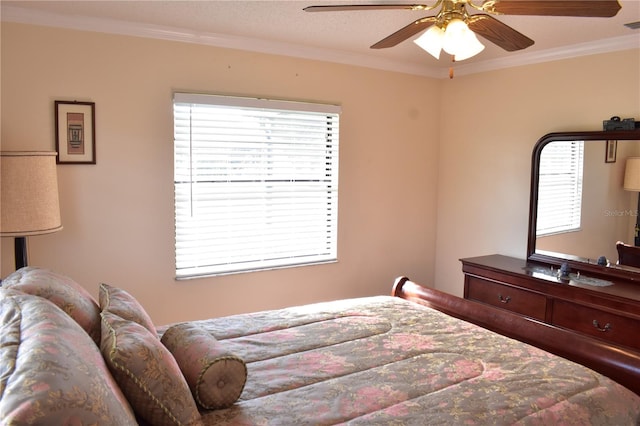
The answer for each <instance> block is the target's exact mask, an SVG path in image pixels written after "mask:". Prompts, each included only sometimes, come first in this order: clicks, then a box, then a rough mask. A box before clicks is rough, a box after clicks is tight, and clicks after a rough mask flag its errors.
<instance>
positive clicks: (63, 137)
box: [55, 101, 96, 164]
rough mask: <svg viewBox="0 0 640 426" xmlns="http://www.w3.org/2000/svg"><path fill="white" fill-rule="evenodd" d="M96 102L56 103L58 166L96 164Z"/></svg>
mask: <svg viewBox="0 0 640 426" xmlns="http://www.w3.org/2000/svg"><path fill="white" fill-rule="evenodd" d="M95 106H96V104H95V102H77V101H71V102H68V101H55V124H56V151H57V152H58V157H57V158H56V162H57V163H58V164H96V127H95V121H96V108H95Z"/></svg>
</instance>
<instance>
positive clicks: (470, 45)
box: [454, 30, 484, 61]
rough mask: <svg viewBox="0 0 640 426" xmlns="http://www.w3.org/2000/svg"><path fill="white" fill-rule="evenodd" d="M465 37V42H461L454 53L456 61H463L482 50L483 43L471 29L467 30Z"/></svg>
mask: <svg viewBox="0 0 640 426" xmlns="http://www.w3.org/2000/svg"><path fill="white" fill-rule="evenodd" d="M465 37H466V38H465V42H464V43H463V44H461V46H460V47H459V48H458V50H457V51H456V53H455V54H454V57H455V60H456V61H464V60H465V59H469V58H471V57H472V56H476V55H477V54H478V53H480V52H482V51H483V50H484V44H482V43H480V41H479V40H478V37H476V35H475V33H474V32H473V31H471V30H469V31H467V32H466V35H465Z"/></svg>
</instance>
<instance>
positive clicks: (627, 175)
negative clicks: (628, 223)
mask: <svg viewBox="0 0 640 426" xmlns="http://www.w3.org/2000/svg"><path fill="white" fill-rule="evenodd" d="M623 187H624V189H625V191H633V192H637V193H638V210H636V229H635V234H634V235H635V238H634V244H635V245H636V246H640V235H639V234H640V217H639V216H638V213H640V157H630V158H627V162H626V164H625V168H624V185H623Z"/></svg>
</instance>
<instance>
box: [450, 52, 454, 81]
mask: <svg viewBox="0 0 640 426" xmlns="http://www.w3.org/2000/svg"><path fill="white" fill-rule="evenodd" d="M455 63H456V57H455V56H454V55H451V66H450V67H449V79H450V80H453V64H455Z"/></svg>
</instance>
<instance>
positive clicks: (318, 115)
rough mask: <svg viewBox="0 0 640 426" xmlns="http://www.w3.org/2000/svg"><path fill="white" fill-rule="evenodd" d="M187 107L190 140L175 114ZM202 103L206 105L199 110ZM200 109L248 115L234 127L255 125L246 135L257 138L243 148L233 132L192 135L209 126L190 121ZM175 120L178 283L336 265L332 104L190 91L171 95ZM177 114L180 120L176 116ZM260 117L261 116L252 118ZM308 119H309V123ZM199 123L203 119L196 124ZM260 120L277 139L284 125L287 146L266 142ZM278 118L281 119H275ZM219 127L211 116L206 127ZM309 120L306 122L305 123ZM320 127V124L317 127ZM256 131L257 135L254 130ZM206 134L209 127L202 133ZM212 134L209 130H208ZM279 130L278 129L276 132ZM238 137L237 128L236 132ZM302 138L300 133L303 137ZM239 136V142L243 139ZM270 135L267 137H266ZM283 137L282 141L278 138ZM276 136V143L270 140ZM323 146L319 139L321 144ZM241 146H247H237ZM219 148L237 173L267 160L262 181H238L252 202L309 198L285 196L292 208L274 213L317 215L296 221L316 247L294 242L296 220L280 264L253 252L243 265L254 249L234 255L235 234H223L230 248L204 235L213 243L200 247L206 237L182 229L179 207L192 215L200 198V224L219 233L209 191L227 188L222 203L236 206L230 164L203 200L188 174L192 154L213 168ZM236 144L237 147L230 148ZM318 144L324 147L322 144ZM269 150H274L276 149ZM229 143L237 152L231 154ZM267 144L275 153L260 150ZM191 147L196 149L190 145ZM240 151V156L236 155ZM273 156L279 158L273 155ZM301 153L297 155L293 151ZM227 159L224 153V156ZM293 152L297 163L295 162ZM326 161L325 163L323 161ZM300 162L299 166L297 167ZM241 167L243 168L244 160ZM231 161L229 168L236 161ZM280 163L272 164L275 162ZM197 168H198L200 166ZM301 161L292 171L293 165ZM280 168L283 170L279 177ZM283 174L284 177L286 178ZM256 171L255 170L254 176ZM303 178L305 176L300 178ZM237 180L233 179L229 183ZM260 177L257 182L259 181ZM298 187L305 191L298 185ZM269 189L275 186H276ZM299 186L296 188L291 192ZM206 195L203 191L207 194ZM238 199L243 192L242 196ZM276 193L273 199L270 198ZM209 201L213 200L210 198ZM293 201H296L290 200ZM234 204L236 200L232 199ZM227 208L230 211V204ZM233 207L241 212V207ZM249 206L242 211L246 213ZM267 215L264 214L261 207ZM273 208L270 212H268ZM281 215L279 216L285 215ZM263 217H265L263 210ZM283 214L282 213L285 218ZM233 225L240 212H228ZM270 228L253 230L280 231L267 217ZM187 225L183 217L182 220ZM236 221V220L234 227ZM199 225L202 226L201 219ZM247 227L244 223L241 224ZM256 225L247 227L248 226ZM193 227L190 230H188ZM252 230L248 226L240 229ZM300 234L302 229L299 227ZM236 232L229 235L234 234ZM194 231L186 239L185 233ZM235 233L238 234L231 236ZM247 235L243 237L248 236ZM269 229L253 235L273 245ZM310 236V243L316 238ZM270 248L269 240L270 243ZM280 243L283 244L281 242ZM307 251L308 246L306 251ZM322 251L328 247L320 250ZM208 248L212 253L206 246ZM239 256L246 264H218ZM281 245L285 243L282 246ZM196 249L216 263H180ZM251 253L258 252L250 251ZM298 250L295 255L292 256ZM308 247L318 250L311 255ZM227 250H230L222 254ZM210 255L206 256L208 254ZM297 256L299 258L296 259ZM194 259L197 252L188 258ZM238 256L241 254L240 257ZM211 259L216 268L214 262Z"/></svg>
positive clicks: (336, 111)
mask: <svg viewBox="0 0 640 426" xmlns="http://www.w3.org/2000/svg"><path fill="white" fill-rule="evenodd" d="M186 105H190V108H191V112H190V114H191V115H190V116H189V123H188V129H189V135H187V136H185V135H184V134H182V133H181V132H183V131H184V130H185V129H186V128H187V127H185V126H186V125H185V123H184V122H183V121H182V120H184V117H182V116H181V115H180V114H183V112H182V111H183V109H184V108H186ZM203 106H206V107H203ZM196 107H197V108H199V110H198V111H204V110H207V112H206V114H205V116H206V117H209V115H207V114H209V112H210V113H211V117H214V116H215V114H224V113H225V112H229V113H230V112H231V111H233V112H234V113H237V114H242V112H240V110H242V111H245V112H247V117H243V118H242V120H238V121H237V122H236V124H237V125H238V126H252V125H253V126H254V127H253V128H252V132H253V133H255V135H251V136H250V137H251V138H256V140H251V141H249V142H250V143H244V144H243V146H242V148H240V145H241V143H240V142H237V141H236V142H233V141H231V139H233V138H232V136H236V135H235V134H232V133H228V134H227V135H230V136H216V135H211V134H207V135H204V134H203V133H198V132H202V131H204V129H205V128H204V127H201V128H200V130H196V131H195V133H194V126H200V125H202V126H204V125H205V124H208V123H209V122H208V121H207V118H205V119H203V118H202V117H203V116H198V117H197V118H195V116H194V115H193V114H194V108H196ZM173 108H174V111H173V116H174V117H173V118H174V191H175V198H174V213H175V233H174V236H175V247H174V248H175V256H176V257H175V261H176V264H175V270H176V279H179V280H181V279H190V278H197V277H202V276H216V275H226V274H233V273H243V272H252V271H259V270H269V269H279V268H288V267H297V266H304V265H315V264H319V263H330V262H336V261H337V258H338V257H337V238H338V236H337V230H338V227H337V222H338V182H339V180H338V170H339V122H340V113H341V107H340V106H338V105H328V104H318V103H308V102H296V101H285V100H271V99H260V98H245V97H231V96H221V95H206V94H194V93H174V96H173ZM179 111H180V112H179ZM249 112H251V117H248V114H249ZM264 114H266V115H269V117H267V118H264V116H263V115H264ZM179 115H180V117H179ZM256 117H259V118H256ZM305 117H306V118H308V119H309V120H311V121H310V122H308V120H307V119H306V118H305ZM323 119H324V120H325V121H326V122H325V125H326V130H325V131H324V133H323V132H322V131H318V130H317V129H322V120H323ZM198 120H203V121H198ZM259 120H263V121H266V122H267V127H268V126H269V125H271V127H270V128H269V131H271V132H273V133H274V134H278V135H281V133H278V131H279V128H277V125H276V124H275V123H276V122H277V123H281V124H283V125H285V123H286V125H288V126H291V127H288V128H287V129H286V131H287V136H286V138H287V142H282V141H281V140H279V141H280V142H277V141H274V140H268V139H269V138H267V137H266V136H265V135H266V134H267V130H265V129H264V124H265V123H264V122H261V125H263V127H260V128H259V129H257V128H256V126H257V125H256V123H258V122H259ZM279 120H282V121H279ZM214 122H215V123H216V124H217V123H218V121H216V119H212V121H211V123H214ZM219 123H225V124H224V125H225V126H226V123H227V121H225V120H221V121H219ZM309 123H312V124H309ZM318 123H320V124H318ZM307 126H315V127H309V128H308V130H307ZM239 128H240V127H236V128H235V129H236V130H237V131H238V129H239ZM256 129H257V130H256ZM227 130H229V131H230V132H231V131H233V129H232V128H231V127H228V128H227ZM207 131H210V130H207ZM214 132H215V130H214ZM282 132H284V130H282ZM239 133H240V132H239V131H238V134H239ZM300 135H304V138H303V137H302V136H300ZM185 137H188V139H189V142H188V144H189V146H188V148H186V149H188V151H189V152H188V153H187V154H185V153H184V152H183V151H184V149H185V146H183V144H184V143H186V142H185V140H184V138H185ZM223 137H224V138H227V137H228V138H229V140H226V139H225V140H224V141H222V138H223ZM243 137H245V136H244V135H243ZM270 138H271V136H270ZM281 138H284V136H281ZM274 139H275V138H274ZM323 141H324V142H323ZM243 142H246V141H243ZM216 144H218V145H220V146H221V145H222V144H226V148H225V149H226V151H225V152H227V153H228V155H229V156H230V158H231V157H233V159H234V161H235V162H236V163H239V164H240V166H239V167H237V168H242V167H244V166H245V165H246V164H253V162H256V163H259V161H260V159H264V158H270V159H271V160H270V161H269V163H270V166H269V167H268V170H269V171H262V172H261V173H263V174H262V175H261V176H262V177H260V176H258V177H255V176H254V177H253V178H252V179H248V181H251V183H247V181H243V182H242V183H243V184H244V185H245V186H251V190H248V189H247V196H249V195H248V193H250V192H252V191H254V190H255V194H256V195H255V197H256V198H255V199H256V200H257V199H260V200H269V199H270V198H269V197H277V196H278V195H277V194H281V192H278V191H289V193H291V194H302V192H300V191H306V192H304V194H305V197H308V198H309V199H310V200H311V201H308V200H307V198H305V199H304V200H303V199H302V198H297V199H296V198H295V196H294V195H291V196H290V197H291V198H292V200H293V201H291V202H292V204H291V206H292V207H291V208H290V209H289V210H290V211H288V210H286V209H283V208H280V213H279V214H283V215H284V217H293V216H292V215H293V214H294V213H295V212H298V209H301V210H299V211H300V212H303V213H306V212H307V210H304V209H310V211H316V213H317V214H316V215H315V217H314V218H312V217H311V215H307V214H300V215H298V216H295V217H296V221H295V223H303V224H304V223H307V225H308V226H309V227H310V228H308V229H313V230H315V233H313V232H311V233H309V235H308V238H310V239H312V240H313V241H315V244H316V246H313V244H307V240H305V242H304V244H302V243H299V244H297V245H296V242H297V241H299V238H300V237H298V236H297V234H296V233H295V232H293V231H295V230H301V229H303V227H304V226H305V225H298V226H299V227H298V228H295V225H294V222H293V221H289V222H287V225H288V226H289V227H292V230H293V231H292V232H290V234H291V235H290V238H292V239H291V240H290V241H292V244H291V245H289V246H288V248H286V249H283V250H284V252H282V254H280V256H282V257H281V258H279V259H275V258H273V259H271V260H269V257H268V256H269V255H270V254H265V255H264V256H258V253H256V256H257V257H255V259H253V260H247V259H248V257H249V256H248V255H247V253H250V252H251V251H250V250H252V249H253V247H249V250H247V251H243V250H240V249H239V248H238V247H240V246H239V245H238V246H235V245H234V244H238V241H240V240H239V239H240V237H239V236H238V235H236V236H235V237H233V236H231V237H229V239H228V241H231V243H230V244H229V245H228V246H223V245H222V243H218V242H216V240H219V239H221V238H222V237H220V238H217V237H215V236H212V237H210V238H208V240H210V241H211V244H212V245H211V246H206V247H205V246H200V245H199V244H200V242H199V241H200V240H203V241H204V240H207V238H205V237H201V236H200V234H201V233H200V232H198V233H197V235H196V234H194V232H193V230H191V229H186V228H184V225H185V223H186V222H185V218H184V213H183V212H184V209H185V208H188V209H191V210H190V213H189V214H190V217H193V215H194V214H195V213H194V210H193V208H194V207H193V203H202V202H203V200H204V199H205V198H206V200H207V202H208V203H210V205H213V206H214V207H207V209H208V210H207V214H211V215H212V216H211V217H209V218H208V219H202V220H203V221H205V222H208V223H210V224H211V225H212V228H211V229H217V230H218V231H214V234H215V233H216V232H218V234H217V235H218V236H220V235H221V234H220V229H221V228H220V226H221V225H216V223H221V222H218V219H219V217H221V216H216V214H217V213H215V211H216V208H215V204H216V202H221V201H222V198H217V199H216V200H213V198H211V199H210V198H209V197H210V196H211V194H214V193H215V197H217V196H218V195H219V194H218V193H217V191H218V189H213V188H223V187H225V186H226V187H227V190H228V192H227V193H228V194H230V195H228V198H226V199H225V200H226V201H228V203H229V204H233V203H236V202H237V201H233V200H232V198H233V195H232V192H231V191H230V190H229V188H230V187H231V186H233V185H234V184H235V188H236V190H237V188H240V187H241V182H240V181H241V179H239V178H236V177H233V176H232V175H234V173H238V172H236V171H233V172H232V171H230V170H231V167H229V166H228V167H227V172H226V173H227V179H226V180H225V179H224V178H220V179H217V178H216V179H212V178H208V179H210V180H209V181H207V182H206V184H207V185H208V186H209V189H208V191H212V192H208V193H207V194H209V195H206V196H204V195H201V194H200V193H198V192H197V191H194V185H200V186H201V187H202V186H203V182H205V181H204V180H201V179H202V176H200V175H198V173H196V172H194V169H195V168H196V167H198V166H194V164H195V163H194V158H196V157H197V156H198V155H201V156H203V157H204V155H205V154H198V153H199V152H206V153H207V154H206V155H208V156H209V158H210V160H208V161H209V163H207V164H213V163H215V160H211V159H215V158H219V157H216V154H215V153H219V152H220V151H216V150H217V149H218V148H216V147H214V146H217V145H216ZM234 144H235V145H234ZM323 144H324V146H323ZM275 145H278V147H277V149H276V147H275ZM234 146H235V149H234ZM248 146H252V148H247V147H248ZM267 146H269V147H271V148H273V149H271V148H270V149H266V147H267ZM194 147H197V148H194ZM303 149H305V151H304V161H303V160H300V158H303V155H302V152H303ZM241 151H242V152H241ZM276 151H278V152H279V153H280V154H275V152H276ZM298 151H299V152H298ZM185 155H186V156H187V162H188V165H186V166H185V165H184V164H179V163H180V162H181V161H184V158H185ZM225 155H227V154H225ZM296 155H298V156H299V157H300V158H298V157H296ZM276 156H279V157H278V160H279V161H275V157H276ZM321 160H322V161H324V164H323V163H322V161H321ZM298 161H301V162H300V163H298ZM243 162H244V163H243ZM236 163H234V165H235V164H236ZM276 163H278V164H280V165H278V164H276ZM200 164H203V163H200ZM296 164H299V165H298V166H295V165H296ZM302 165H305V166H308V167H307V168H303V167H302ZM252 167H253V166H249V167H247V168H244V169H243V170H245V171H248V170H254V171H255V173H258V169H259V166H256V167H255V168H254V169H252ZM223 168H224V167H218V166H215V165H211V166H210V167H209V169H210V171H209V172H208V173H217V172H218V171H220V174H219V175H216V176H222V177H224V172H222V171H221V170H223ZM185 170H188V171H189V174H190V176H189V177H185V175H184V174H183V173H185ZM283 170H285V171H284V172H283ZM277 173H279V174H280V175H279V177H278V178H277V179H276V178H275V177H274V174H277ZM282 173H284V178H283V177H282ZM287 173H289V174H290V175H288V174H287ZM258 174H260V173H258ZM307 174H312V175H313V176H312V177H308V176H306V175H307ZM303 175H304V179H303V177H302V176H303ZM234 179H235V180H234ZM261 179H262V180H261ZM184 185H188V186H190V188H189V194H188V195H186V196H187V198H188V203H191V206H190V207H185V206H184V197H185V193H184V189H183V188H182V187H183V186H184ZM278 186H280V187H283V189H278V188H276V187H278ZM259 187H263V188H267V187H269V189H268V190H267V189H264V190H263V192H259V191H260V189H256V188H259ZM303 187H304V188H303ZM274 188H275V189H274ZM296 188H302V189H296ZM224 190H225V189H224V188H223V189H220V191H224ZM205 192H206V191H205ZM236 193H237V192H233V194H236ZM241 194H242V193H241ZM274 194H276V195H274ZM215 197H214V198H215ZM296 200H299V201H300V203H299V204H298V202H296ZM238 203H239V202H238ZM266 204H268V203H265V207H264V209H271V208H272V207H271V206H266ZM315 206H322V209H323V211H320V209H321V208H320V207H315ZM229 208H231V207H229ZM239 209H241V208H240V207H239ZM247 209H248V208H247ZM261 211H262V210H260V209H253V210H251V213H250V214H251V215H254V216H256V217H258V216H260V215H261V213H260V212H261ZM265 211H266V210H265ZM269 211H271V210H269ZM283 212H284V213H283ZM197 214H198V215H200V217H201V218H202V217H204V216H205V215H204V213H200V212H199V213H197ZM265 214H267V213H265ZM286 215H288V216H286ZM231 216H232V219H233V221H234V224H235V226H234V227H233V228H234V229H240V225H241V222H242V220H244V219H242V217H241V216H240V215H237V216H235V215H231ZM256 217H252V218H251V219H247V220H248V221H249V220H256V221H258V222H259V221H260V220H261V219H260V218H259V217H258V218H256ZM270 218H271V219H270V224H269V225H266V224H263V225H255V226H264V227H267V226H280V228H277V227H276V228H274V229H275V230H276V231H278V232H282V229H283V225H282V223H280V225H272V224H271V222H276V219H273V216H270ZM186 220H187V221H189V220H188V219H186ZM305 221H307V222H305ZM236 222H237V223H236ZM203 223H204V222H203ZM247 223H249V222H247ZM253 225H254V224H253V223H251V226H253ZM194 229H195V228H194ZM246 229H250V228H248V227H247V228H246ZM304 229H305V231H306V230H307V228H304ZM234 232H235V231H234ZM188 234H192V235H188ZM236 234H237V232H236ZM247 234H248V232H247ZM267 234H268V232H265V236H261V237H259V238H263V239H265V241H267V240H268V239H269V238H273V241H276V240H277V239H278V238H280V239H281V236H280V234H278V233H276V232H272V233H271V237H269V236H268V235H267ZM191 237H195V238H196V239H197V240H198V241H196V242H194V243H193V245H192V246H191V245H189V244H191V242H190V240H189V241H187V240H185V238H191ZM252 238H253V241H255V240H256V239H259V238H258V237H256V236H255V235H253V234H252V235H250V236H247V237H246V240H247V241H249V240H251V239H252ZM314 238H315V240H314ZM262 244H263V250H265V253H268V251H269V250H274V251H275V250H276V249H272V248H271V247H268V243H262ZM274 244H275V243H274ZM280 244H285V243H282V242H280ZM292 246H295V247H296V249H295V250H292V253H293V254H287V252H288V250H291V247H292ZM309 246H311V247H309ZM325 246H326V247H325ZM212 247H213V248H212ZM234 247H235V248H237V251H236V252H234V253H240V254H239V256H240V257H238V258H236V259H240V258H242V259H245V260H242V261H231V262H229V261H222V260H221V255H220V253H221V250H224V251H225V254H228V253H231V252H232V250H235V248H234ZM282 247H284V246H282ZM303 247H304V248H303ZM196 248H204V249H205V250H210V251H211V253H213V252H215V253H217V254H216V255H215V256H213V257H216V259H215V260H214V259H211V258H210V257H209V258H208V260H207V261H202V260H200V261H195V260H194V261H190V260H187V261H185V259H188V258H190V255H187V254H185V253H187V252H188V251H190V250H191V251H192V252H194V253H195V250H196ZM256 250H258V249H257V248H256ZM296 250H297V251H296ZM314 250H315V251H316V252H315V253H314ZM227 252H228V253H227ZM207 253H208V252H207ZM295 253H298V254H297V255H296V254H295ZM193 256H194V258H195V257H196V256H197V255H195V254H194V255H193ZM243 256H244V257H243ZM216 262H217V263H216Z"/></svg>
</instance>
